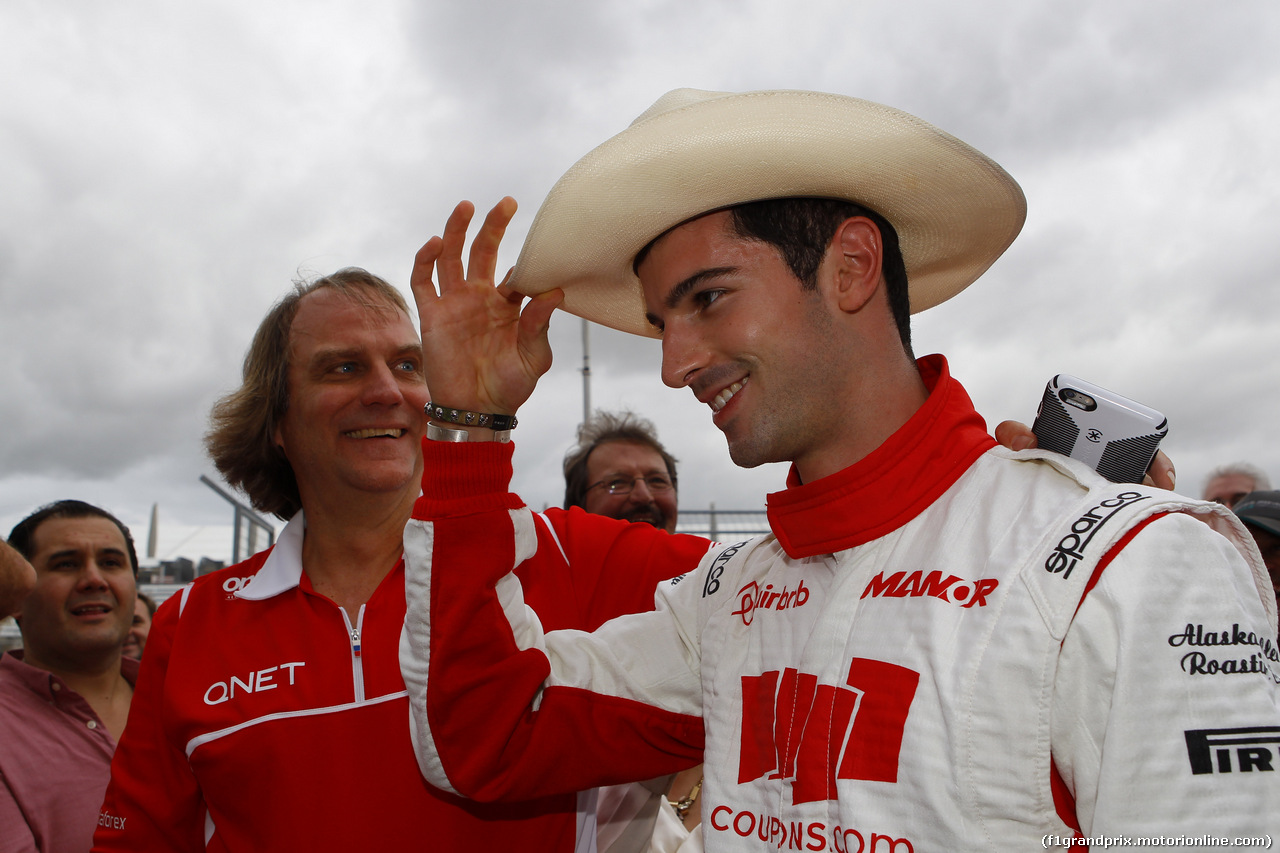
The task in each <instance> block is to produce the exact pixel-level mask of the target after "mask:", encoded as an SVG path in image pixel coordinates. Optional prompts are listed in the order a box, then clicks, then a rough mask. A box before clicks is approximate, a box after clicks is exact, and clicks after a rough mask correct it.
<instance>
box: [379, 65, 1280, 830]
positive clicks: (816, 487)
mask: <svg viewBox="0 0 1280 853" xmlns="http://www.w3.org/2000/svg"><path fill="white" fill-rule="evenodd" d="M514 209H515V206H514V203H513V202H512V201H511V200H509V199H504V200H503V201H502V202H500V203H499V205H498V206H497V207H495V208H494V210H493V211H492V212H491V213H490V214H489V216H488V218H487V219H486V221H485V223H484V225H483V226H482V228H481V229H480V232H479V234H478V235H477V237H476V239H475V242H474V243H473V245H472V248H471V254H470V262H469V265H468V268H467V269H466V271H465V272H464V269H463V263H462V259H461V253H462V246H463V243H464V241H465V235H466V229H467V225H468V224H469V221H470V216H471V212H472V210H471V207H470V205H469V204H467V203H463V204H462V205H459V207H458V209H457V210H455V212H454V215H453V216H452V217H451V218H450V220H449V223H448V225H447V226H446V228H445V232H444V238H443V240H441V239H439V238H433V239H432V240H431V241H429V242H428V243H427V244H426V245H425V246H424V247H423V249H422V251H421V252H420V253H419V256H418V261H417V263H416V264H415V270H414V276H413V286H414V292H415V296H416V297H417V301H418V308H419V314H420V316H421V319H422V332H423V335H422V337H423V340H424V345H425V346H426V348H427V350H428V354H427V358H426V361H427V363H428V364H429V368H428V377H427V381H428V385H429V386H430V387H431V389H432V394H433V406H434V404H435V403H439V404H443V405H447V406H448V407H455V408H447V409H446V408H444V407H443V405H442V406H441V407H436V408H433V409H431V410H429V414H431V416H432V419H433V420H432V423H431V424H430V425H429V427H428V436H427V438H428V440H426V441H425V442H424V454H425V457H426V469H427V470H428V471H430V472H431V475H430V476H429V477H426V478H424V481H423V495H422V497H421V498H420V499H419V501H418V503H417V505H416V506H415V510H414V520H413V521H411V522H410V524H409V525H408V527H407V528H406V531H405V557H406V561H407V565H408V569H407V587H408V597H409V612H410V613H415V612H416V613H420V614H423V616H424V617H429V618H423V619H420V620H407V621H406V626H405V627H406V630H405V635H404V638H403V641H402V645H401V666H402V671H403V673H404V676H405V682H406V685H407V687H408V689H409V693H410V697H411V708H412V710H413V717H414V726H415V729H414V740H415V745H416V748H417V751H418V758H419V765H420V766H421V768H422V770H423V772H424V773H425V774H426V776H427V778H428V779H429V780H430V781H431V782H432V783H433V784H435V785H438V786H440V787H442V788H444V789H446V790H449V791H452V792H456V793H460V794H463V795H465V796H469V797H472V798H475V799H481V800H495V799H512V798H515V799H518V798H521V797H527V796H530V795H533V794H536V793H547V792H550V791H557V790H575V789H579V788H583V787H586V786H589V785H597V784H606V783H612V782H619V781H624V780H627V779H636V778H645V777H652V776H656V775H658V774H660V773H664V772H671V771H673V770H676V769H678V768H680V767H681V766H684V765H687V764H689V763H691V762H692V761H694V760H696V759H697V758H698V757H699V756H700V755H702V754H703V751H704V749H705V777H704V785H703V789H702V802H703V805H702V814H703V824H702V825H703V828H704V841H705V845H706V848H707V849H708V850H742V849H766V848H768V849H777V848H783V847H785V848H787V849H805V850H835V851H841V853H843V851H859V853H861V851H864V850H870V851H875V850H877V849H881V850H888V851H895V850H905V851H908V853H909V851H912V850H916V851H920V850H936V849H962V850H990V849H1001V850H1026V849H1029V848H1031V847H1033V846H1035V845H1040V846H1043V847H1050V846H1054V845H1059V844H1061V845H1067V844H1069V843H1071V841H1072V840H1073V836H1076V837H1088V838H1098V837H1100V836H1104V835H1105V836H1111V837H1113V838H1114V837H1116V836H1121V835H1123V836H1125V837H1127V838H1129V839H1130V841H1132V840H1134V839H1136V838H1137V837H1138V836H1165V837H1168V836H1170V835H1172V836H1175V837H1176V836H1184V842H1185V841H1186V839H1187V838H1192V837H1193V836H1194V838H1192V840H1191V841H1190V842H1189V843H1190V846H1200V847H1212V846H1218V845H1219V844H1221V843H1225V842H1220V841H1218V840H1216V839H1218V838H1221V837H1225V836H1228V835H1231V836H1234V837H1239V836H1246V835H1247V836H1262V835H1264V834H1265V833H1266V831H1267V828H1268V827H1269V826H1271V828H1272V830H1273V829H1274V827H1273V826H1272V824H1271V823H1268V818H1267V817H1266V814H1267V813H1268V812H1269V811H1271V810H1272V809H1273V808H1274V803H1275V802H1277V801H1278V798H1280V772H1277V771H1280V655H1278V654H1277V652H1276V648H1275V646H1274V643H1272V642H1271V641H1270V640H1269V639H1266V640H1259V639H1257V638H1270V637H1271V636H1272V632H1274V630H1275V625H1276V611H1275V599H1274V597H1273V596H1272V594H1271V588H1270V581H1269V579H1268V578H1267V576H1266V573H1265V569H1264V567H1263V566H1262V563H1261V561H1260V560H1259V558H1258V554H1257V551H1256V550H1255V549H1254V548H1253V547H1252V545H1251V544H1250V543H1249V539H1248V535H1247V533H1245V531H1244V530H1243V528H1242V527H1241V526H1240V524H1239V523H1238V521H1236V520H1235V519H1234V518H1233V517H1232V516H1231V515H1230V513H1228V512H1226V511H1225V510H1222V509H1221V508H1218V507H1214V506H1211V505H1207V504H1203V503H1200V502H1196V501H1189V500H1186V499H1183V498H1181V497H1178V496H1176V495H1172V494H1169V493H1160V492H1156V491H1153V490H1150V489H1147V488H1144V487H1141V486H1132V485H1115V484H1110V483H1107V482H1105V481H1103V480H1101V479H1100V478H1098V477H1097V476H1096V475H1094V474H1093V473H1092V472H1091V471H1089V470H1087V469H1086V468H1084V467H1083V466H1081V465H1078V464H1076V463H1074V462H1071V461H1069V460H1063V459H1061V458H1052V457H1050V455H1048V454H1045V453H1041V452H1037V451H1029V452H1020V453H1015V452H1011V451H1007V450H1005V449H1003V448H1001V447H998V446H997V445H996V442H995V441H994V440H993V439H992V438H991V437H990V436H988V435H987V432H986V428H985V425H984V423H983V421H982V419H981V417H979V416H978V414H977V413H976V412H975V411H974V410H973V407H972V404H971V403H970V401H969V398H968V396H967V395H966V393H965V391H964V389H963V388H962V387H961V386H960V384H959V383H958V382H957V381H956V380H955V379H953V378H951V376H950V375H949V372H948V369H947V364H946V361H945V359H943V358H942V357H941V356H927V357H925V358H921V359H919V360H915V359H914V358H913V356H912V353H911V344H910V334H909V332H910V329H909V322H908V315H909V313H910V312H911V311H919V310H923V309H925V308H928V307H930V306H932V305H935V304H937V303H940V302H942V301H944V300H945V299H947V298H949V297H950V296H952V295H954V294H955V293H957V292H958V291H959V290H961V289H963V288H964V287H966V286H967V285H968V284H970V283H971V282H972V281H974V280H975V279H976V278H977V277H978V276H979V275H981V274H982V272H983V271H985V270H986V269H987V268H988V267H989V266H990V265H991V264H992V263H993V262H994V261H995V260H996V259H997V258H998V257H999V255H1000V254H1001V253H1002V252H1003V251H1004V250H1005V248H1007V246H1008V245H1009V244H1010V242H1011V241H1012V240H1013V238H1014V237H1015V236H1016V234H1017V233H1018V231H1019V229H1020V228H1021V225H1022V221H1023V218H1024V213H1025V202H1024V200H1023V196H1022V193H1021V190H1020V189H1019V188H1018V186H1017V184H1016V183H1015V182H1014V181H1013V179H1012V178H1010V177H1009V176H1008V175H1007V174H1006V173H1005V172H1004V171H1003V170H1002V169H1001V168H1000V167H999V166H998V165H996V164H995V163H994V162H992V161H991V160H990V159H988V158H986V157H985V156H983V155H982V154H981V153H979V152H977V151H975V150H974V149H972V148H970V147H969V146H967V145H965V144H964V143H962V142H960V141H959V140H957V139H955V138H953V137H951V136H949V135H947V134H945V133H943V132H941V131H939V130H937V129H936V128H933V127H931V126H930V125H928V124H925V123H924V122H922V121H920V120H919V119H916V118H914V117H913V116H909V115H906V114H904V113H901V112H899V111H897V110H893V109H891V108H888V107H884V106H881V105H878V104H872V103H868V102H865V101H860V100H856V99H853V98H846V97H841V96H835V95H824V94H820V93H812V92H754V93H748V94H742V95H732V94H723V93H709V92H697V91H692V90H680V91H677V92H673V93H670V94H669V95H667V96H665V97H664V98H662V99H661V100H659V101H658V103H656V104H655V105H654V106H653V107H652V108H650V109H649V110H648V111H647V112H646V113H645V114H644V115H642V116H641V117H640V118H639V119H637V120H636V121H635V122H634V123H633V124H632V126H631V127H630V128H629V129H628V130H626V131H624V132H623V133H621V134H619V135H618V136H616V137H614V138H613V139H610V140H609V141H607V142H606V143H604V144H603V145H601V146H600V147H598V148H597V149H595V150H594V151H592V152H591V153H590V154H588V155H587V156H586V157H585V158H583V160H581V161H580V162H579V163H578V164H577V165H575V166H574V167H573V168H572V169H571V170H570V171H569V172H568V173H567V174H566V175H565V176H564V177H563V178H562V179H561V180H560V182H559V183H558V184H557V185H556V187H555V188H553V190H552V191H551V194H550V195H549V197H548V199H547V201H546V202H545V203H544V205H543V207H542V209H541V210H540V211H539V213H538V216H537V217H536V218H535V221H534V223H533V225H532V227H531V228H530V231H529V237H528V240H527V242H526V244H525V246H524V249H523V250H522V252H521V255H520V259H519V262H518V264H517V267H516V270H515V273H514V275H513V276H512V278H511V280H510V282H508V283H504V284H503V285H501V286H499V287H497V288H494V287H493V282H494V275H493V273H494V266H495V263H496V255H497V248H498V243H499V240H500V239H501V236H502V233H503V230H504V229H505V226H506V224H507V222H509V221H510V218H511V216H512V215H513V213H514ZM437 266H438V269H439V280H440V281H439V283H440V293H439V295H438V296H437V294H436V292H435V290H434V288H433V286H432V282H431V278H432V273H433V271H434V270H435V268H436V267H437ZM908 282H909V285H908ZM521 293H523V294H530V295H533V296H534V298H533V299H532V300H531V302H530V303H529V304H528V305H527V306H526V307H525V308H524V310H523V311H521V310H520V294H521ZM561 302H563V306H564V307H565V308H566V309H568V310H571V311H574V312H575V313H578V314H581V315H582V316H585V317H588V318H589V319H592V320H596V321H598V322H602V323H606V324H608V325H611V326H614V327H615V328H620V329H624V330H628V331H632V332H636V333H638V334H653V335H658V336H660V337H661V338H662V347H663V365H662V378H663V380H664V382H666V384H668V385H670V386H672V387H682V386H685V387H688V388H690V390H692V391H693V393H694V394H695V395H696V396H697V397H698V399H699V400H700V401H702V402H704V403H706V404H707V406H708V407H709V409H710V410H711V411H710V414H711V419H712V422H713V423H714V424H715V426H716V427H717V428H719V429H720V430H721V431H722V432H723V433H724V434H725V437H726V439H727V441H728V445H729V452H730V455H731V456H732V458H733V459H734V461H735V462H737V463H738V464H739V465H742V466H746V467H752V466H755V465H759V464H761V463H764V462H773V461H789V462H791V463H792V467H791V473H790V475H789V477H788V481H787V487H786V489H785V490H783V491H780V492H778V493H775V494H773V495H770V496H769V500H768V510H769V519H770V527H771V529H772V533H771V534H770V535H767V536H764V537H761V538H759V539H754V540H750V541H748V542H740V543H735V544H732V545H729V546H727V547H717V548H713V549H712V550H711V551H710V552H709V553H708V554H707V556H706V557H705V558H704V559H703V560H702V562H701V564H700V565H699V567H698V568H697V570H696V571H694V572H692V573H690V574H689V575H686V576H682V577H679V578H676V579H675V580H672V581H669V582H666V583H664V584H662V585H661V586H660V587H659V588H658V591H657V603H658V607H657V610H656V611H654V612H652V613H647V614H641V615H637V616H630V617H623V618H621V619H617V620H614V621H612V622H609V623H607V624H606V625H604V626H602V627H601V628H600V629H599V630H598V631H596V632H594V633H592V634H583V633H580V632H556V631H550V632H544V631H543V630H542V628H541V626H540V625H539V624H538V621H537V619H536V617H534V616H533V614H532V611H530V610H529V609H528V608H527V607H525V606H524V604H523V601H522V596H521V588H520V584H519V581H518V580H517V579H516V578H515V576H514V575H512V574H511V572H512V570H513V568H514V567H515V566H518V565H519V564H520V563H521V562H522V561H523V560H525V559H526V558H527V557H528V556H530V555H531V554H532V553H535V551H536V548H537V544H536V540H535V537H534V535H533V534H534V523H533V521H532V518H531V515H530V513H529V511H528V510H527V509H525V508H524V507H523V504H522V502H521V501H520V500H519V498H517V497H516V496H514V495H511V494H509V493H508V492H507V483H508V482H509V479H510V459H511V450H510V445H509V444H508V443H506V439H508V438H509V435H510V434H509V433H508V432H505V431H503V432H494V431H493V430H491V429H488V428H486V427H482V426H477V424H480V423H483V424H486V425H488V424H492V421H491V420H490V419H489V418H486V417H485V416H486V415H487V416H489V417H493V416H498V417H502V416H510V415H512V414H514V413H515V411H516V410H517V409H518V408H519V406H520V405H521V404H522V403H523V402H524V400H525V399H527V397H528V395H529V394H530V393H531V392H532V389H533V387H534V385H535V383H536V380H537V378H538V377H539V376H540V375H541V374H542V373H543V372H545V370H546V369H547V368H548V367H549V365H550V349H549V346H548V344H547V338H546V329H547V324H548V321H549V317H550V314H551V312H552V310H553V309H554V308H555V307H556V306H557V305H559V304H561ZM468 412H471V413H474V414H470V415H469V414H467V413H468ZM553 521H554V523H555V524H556V526H557V527H558V531H557V532H558V536H559V537H560V538H561V539H569V540H572V539H573V538H574V537H576V536H578V535H582V533H583V530H582V529H580V526H581V528H585V527H588V526H589V525H590V524H592V521H591V519H590V517H589V516H579V517H577V518H576V519H572V518H560V519H553ZM1272 823H1273V822H1272ZM1206 833H1208V834H1209V835H1208V836H1206V835H1205V834H1206ZM1210 836H1211V837H1210ZM1091 843H1104V842H1100V841H1094V842H1091ZM1110 843H1123V842H1116V841H1114V840H1113V841H1111V842H1110Z"/></svg>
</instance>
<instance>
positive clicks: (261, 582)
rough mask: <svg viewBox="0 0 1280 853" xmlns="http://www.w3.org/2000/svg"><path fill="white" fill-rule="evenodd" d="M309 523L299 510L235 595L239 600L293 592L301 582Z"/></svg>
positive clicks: (265, 597) (251, 599)
mask: <svg viewBox="0 0 1280 853" xmlns="http://www.w3.org/2000/svg"><path fill="white" fill-rule="evenodd" d="M306 531H307V520H306V518H304V517H303V515H302V510H298V511H297V513H295V514H294V516H293V518H291V519H289V523H288V524H286V525H285V526H284V530H282V531H280V536H279V538H278V539H276V544H275V547H274V548H272V549H271V553H270V554H268V555H267V559H266V561H265V562H264V563H263V564H262V568H261V569H259V570H258V573H257V574H255V575H254V576H253V579H252V580H251V581H249V582H248V583H247V584H245V585H244V588H243V589H241V590H240V591H239V592H237V593H236V597H237V598H245V599H248V600H249V601H263V600H265V599H268V598H271V597H272V596H275V595H279V594H280V593H282V592H286V591H288V590H291V589H293V588H294V587H296V586H297V585H298V583H299V581H301V580H302V537H303V534H304V533H306Z"/></svg>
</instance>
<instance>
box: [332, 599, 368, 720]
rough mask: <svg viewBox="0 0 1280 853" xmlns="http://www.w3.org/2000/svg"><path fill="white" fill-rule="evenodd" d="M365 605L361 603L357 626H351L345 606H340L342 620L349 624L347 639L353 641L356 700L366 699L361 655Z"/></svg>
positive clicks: (353, 676) (352, 653)
mask: <svg viewBox="0 0 1280 853" xmlns="http://www.w3.org/2000/svg"><path fill="white" fill-rule="evenodd" d="M364 607H365V606H364V605H363V604H361V605H360V612H359V614H357V615H356V624H355V627H354V628H353V627H351V618H350V617H349V616H347V610H346V608H345V607H339V608H338V609H339V610H340V611H342V621H343V622H344V623H345V624H346V626H347V639H348V640H349V641H350V642H351V683H352V684H353V685H354V686H355V701H357V702H363V701H364V660H363V659H362V658H361V657H360V632H361V631H362V630H363V629H364Z"/></svg>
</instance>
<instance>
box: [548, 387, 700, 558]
mask: <svg viewBox="0 0 1280 853" xmlns="http://www.w3.org/2000/svg"><path fill="white" fill-rule="evenodd" d="M575 506H576V507H581V508H582V509H584V510H586V511H587V512H590V513H595V514H596V515H607V516H609V517H610V518H623V519H626V520H627V521H643V522H646V523H648V524H652V525H653V526H654V527H658V528H661V529H663V530H665V531H667V532H668V533H675V532H676V514H677V509H676V460H675V457H674V456H672V455H671V454H670V453H668V452H667V449H666V448H665V447H663V446H662V442H660V441H658V436H657V434H656V432H655V431H654V428H653V424H652V422H650V421H648V420H646V419H645V418H641V417H638V416H637V415H634V414H632V413H631V412H620V413H616V414H615V413H613V412H600V411H598V412H596V413H595V414H594V415H592V416H591V417H590V418H589V419H587V421H586V422H584V423H583V424H582V425H581V426H579V427H578V443H577V444H576V445H575V446H574V447H573V448H572V449H570V451H569V452H568V453H567V454H565V457H564V508H565V509H569V508H570V507H575Z"/></svg>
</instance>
